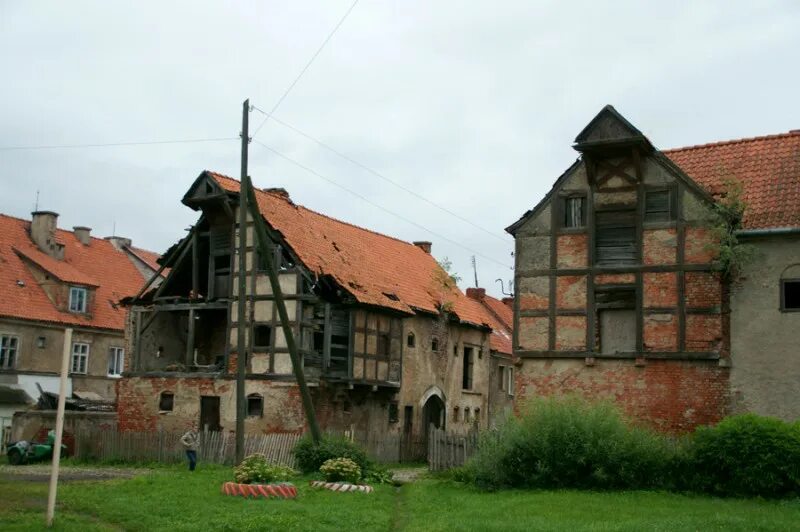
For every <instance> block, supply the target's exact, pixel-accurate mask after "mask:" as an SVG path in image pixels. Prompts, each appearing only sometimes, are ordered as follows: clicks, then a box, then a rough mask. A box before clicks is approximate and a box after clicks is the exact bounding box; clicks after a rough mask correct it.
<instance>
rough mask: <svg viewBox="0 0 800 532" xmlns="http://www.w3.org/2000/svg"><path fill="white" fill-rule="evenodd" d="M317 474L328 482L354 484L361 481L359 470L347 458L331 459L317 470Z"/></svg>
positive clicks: (356, 465)
mask: <svg viewBox="0 0 800 532" xmlns="http://www.w3.org/2000/svg"><path fill="white" fill-rule="evenodd" d="M319 472H320V473H322V475H323V476H324V477H325V480H327V481H328V482H349V483H350V484H355V483H356V482H358V481H359V480H361V468H360V467H358V464H356V463H355V462H353V461H352V460H350V459H349V458H331V459H330V460H326V461H325V463H324V464H322V466H320V468H319Z"/></svg>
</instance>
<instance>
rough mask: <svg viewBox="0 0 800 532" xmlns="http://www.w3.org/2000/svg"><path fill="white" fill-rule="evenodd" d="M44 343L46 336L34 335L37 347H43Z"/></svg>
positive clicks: (45, 343)
mask: <svg viewBox="0 0 800 532" xmlns="http://www.w3.org/2000/svg"><path fill="white" fill-rule="evenodd" d="M46 345H47V338H46V337H44V336H37V337H36V347H38V348H39V349H44V347H45V346H46Z"/></svg>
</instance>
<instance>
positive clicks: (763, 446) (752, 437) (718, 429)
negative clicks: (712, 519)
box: [684, 414, 800, 497]
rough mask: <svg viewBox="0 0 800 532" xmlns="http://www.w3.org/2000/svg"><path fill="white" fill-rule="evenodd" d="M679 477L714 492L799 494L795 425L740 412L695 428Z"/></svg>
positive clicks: (799, 447)
mask: <svg viewBox="0 0 800 532" xmlns="http://www.w3.org/2000/svg"><path fill="white" fill-rule="evenodd" d="M684 463H685V464H686V469H685V474H684V479H685V480H684V481H685V482H688V486H687V487H689V488H691V489H694V490H697V491H705V492H710V493H714V494H718V495H734V496H754V495H755V496H762V497H782V496H792V495H800V426H798V424H796V423H795V424H789V423H785V422H783V421H781V420H779V419H775V418H769V417H762V416H757V415H755V414H744V415H739V416H733V417H729V418H727V419H725V420H723V421H722V422H720V423H719V424H718V425H716V426H714V427H700V428H698V429H697V430H696V431H695V433H694V436H693V438H692V442H691V445H690V447H689V449H688V450H687V455H686V457H685V460H684Z"/></svg>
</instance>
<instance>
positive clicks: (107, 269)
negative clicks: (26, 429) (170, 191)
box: [0, 211, 157, 431]
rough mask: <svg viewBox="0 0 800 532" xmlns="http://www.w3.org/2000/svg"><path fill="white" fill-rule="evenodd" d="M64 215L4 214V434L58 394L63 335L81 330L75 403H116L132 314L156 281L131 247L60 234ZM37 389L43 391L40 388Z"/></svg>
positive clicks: (0, 226)
mask: <svg viewBox="0 0 800 532" xmlns="http://www.w3.org/2000/svg"><path fill="white" fill-rule="evenodd" d="M57 221H58V214H56V213H54V212H50V211H37V212H34V213H33V215H32V219H31V220H23V219H20V218H14V217H11V216H6V215H2V214H0V285H2V291H1V292H0V293H2V297H0V428H2V429H3V430H4V431H5V430H6V429H7V428H8V427H9V426H10V425H11V416H12V414H13V413H14V412H15V411H18V410H20V409H25V408H27V407H28V406H29V404H30V403H32V402H33V401H35V399H36V398H37V397H39V387H41V389H42V390H43V391H46V392H53V393H58V389H59V382H58V381H59V373H60V371H61V359H62V352H63V348H64V345H63V343H64V330H65V329H66V328H68V327H71V328H72V329H73V330H74V334H73V337H72V345H70V346H67V347H68V349H69V351H70V366H69V371H70V374H69V381H68V388H67V390H68V394H69V396H72V395H73V394H74V395H78V396H82V397H85V398H95V399H102V400H105V401H108V402H113V401H114V400H115V397H116V395H115V383H116V379H117V378H119V376H120V375H121V373H122V370H123V365H124V361H125V316H126V310H125V308H123V307H122V306H121V305H120V304H119V301H120V300H121V299H123V298H125V297H130V296H132V295H134V294H135V293H136V292H137V291H138V290H139V288H140V287H141V286H142V284H143V283H144V282H145V281H147V280H149V279H150V278H151V277H152V276H153V274H154V273H155V268H156V267H157V266H156V265H155V259H156V257H157V256H156V255H155V254H153V253H151V252H149V251H145V250H142V249H139V248H135V247H133V246H132V245H131V241H130V240H129V239H125V238H120V237H109V238H106V239H102V238H94V237H92V236H91V230H90V229H89V228H88V227H75V228H74V229H73V230H72V231H66V230H63V229H58V227H57ZM37 385H38V386H37Z"/></svg>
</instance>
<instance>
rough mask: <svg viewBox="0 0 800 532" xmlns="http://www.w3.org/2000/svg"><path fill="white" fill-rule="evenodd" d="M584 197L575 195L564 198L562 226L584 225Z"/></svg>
mask: <svg viewBox="0 0 800 532" xmlns="http://www.w3.org/2000/svg"><path fill="white" fill-rule="evenodd" d="M585 206H586V198H585V197H584V196H576V197H571V198H564V220H563V222H564V227H583V226H584V225H586V207H585Z"/></svg>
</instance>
